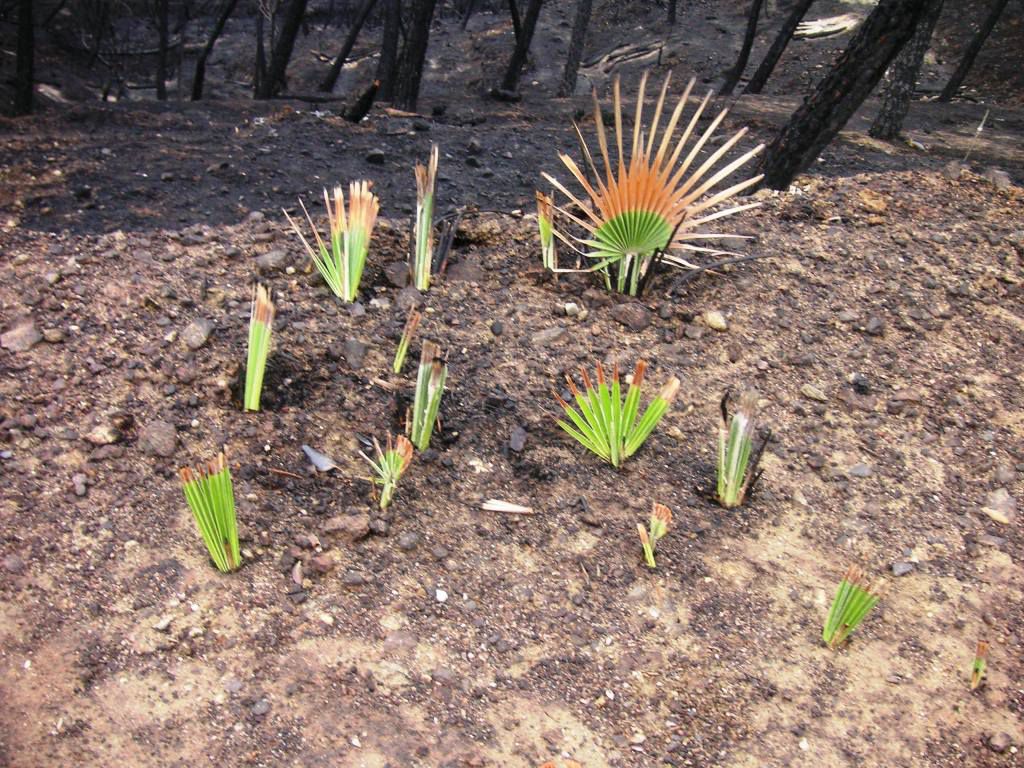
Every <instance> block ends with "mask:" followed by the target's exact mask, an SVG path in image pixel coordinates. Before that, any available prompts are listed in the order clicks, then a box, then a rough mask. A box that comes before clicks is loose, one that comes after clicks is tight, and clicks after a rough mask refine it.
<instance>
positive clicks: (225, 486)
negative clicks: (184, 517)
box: [178, 451, 242, 573]
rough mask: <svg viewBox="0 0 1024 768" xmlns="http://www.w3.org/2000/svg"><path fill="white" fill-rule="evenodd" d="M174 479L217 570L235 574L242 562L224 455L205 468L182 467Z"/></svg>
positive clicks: (229, 471) (233, 502) (221, 453)
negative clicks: (180, 489) (178, 484)
mask: <svg viewBox="0 0 1024 768" xmlns="http://www.w3.org/2000/svg"><path fill="white" fill-rule="evenodd" d="M178 475H179V477H180V478H181V488H182V490H183V491H184V492H185V500H186V501H187V502H188V506H189V509H191V510H192V517H194V518H195V521H196V526H197V527H198V528H199V533H201V534H202V536H203V541H204V542H205V543H206V549H207V550H209V552H210V557H211V558H212V559H213V562H214V564H215V565H216V566H217V569H218V570H220V571H221V572H223V573H229V572H230V571H234V570H236V569H237V568H238V567H239V566H240V565H241V564H242V558H241V555H240V553H239V550H238V524H237V521H236V520H235V492H234V489H233V487H232V485H231V470H230V469H228V463H227V459H226V458H225V457H224V452H223V451H221V452H220V453H219V454H217V456H216V457H215V458H214V459H213V460H211V461H209V462H207V464H206V465H205V466H200V467H198V468H196V469H192V468H191V467H184V468H182V469H180V470H178Z"/></svg>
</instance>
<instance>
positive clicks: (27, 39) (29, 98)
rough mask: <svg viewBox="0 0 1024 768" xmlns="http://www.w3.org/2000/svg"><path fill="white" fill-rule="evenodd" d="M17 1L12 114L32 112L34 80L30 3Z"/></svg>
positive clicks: (25, 0) (33, 40)
mask: <svg viewBox="0 0 1024 768" xmlns="http://www.w3.org/2000/svg"><path fill="white" fill-rule="evenodd" d="M33 1H34V0H19V2H18V51H17V58H18V60H17V63H16V64H15V75H14V114H16V115H28V114H31V113H32V102H33V88H34V83H33V81H34V80H35V47H36V46H35V28H34V27H33V26H32V3H33Z"/></svg>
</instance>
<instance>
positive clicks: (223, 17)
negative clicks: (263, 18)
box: [192, 0, 238, 101]
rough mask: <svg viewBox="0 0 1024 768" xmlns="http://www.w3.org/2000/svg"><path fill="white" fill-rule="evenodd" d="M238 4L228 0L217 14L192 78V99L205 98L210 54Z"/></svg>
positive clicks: (236, 1) (233, 0)
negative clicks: (204, 91)
mask: <svg viewBox="0 0 1024 768" xmlns="http://www.w3.org/2000/svg"><path fill="white" fill-rule="evenodd" d="M236 5H238V0H226V2H225V3H224V7H223V8H222V9H221V12H220V15H219V16H217V23H216V24H214V25H213V31H212V32H210V39H209V40H207V41H206V45H204V46H203V50H202V51H200V53H199V58H198V59H196V73H195V76H194V77H193V78H192V101H199V100H200V99H201V98H203V80H204V79H205V77H206V60H207V59H209V58H210V54H211V53H213V46H214V45H215V44H216V43H217V38H219V37H220V36H221V33H222V32H223V31H224V26H225V25H226V24H227V23H228V19H229V18H230V17H231V14H232V13H233V12H234V10H235V6H236Z"/></svg>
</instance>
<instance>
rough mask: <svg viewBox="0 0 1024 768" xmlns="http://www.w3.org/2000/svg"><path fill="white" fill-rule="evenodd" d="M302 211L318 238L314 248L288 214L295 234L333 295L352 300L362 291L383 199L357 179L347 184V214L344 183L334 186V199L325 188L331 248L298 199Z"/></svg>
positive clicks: (303, 204)
mask: <svg viewBox="0 0 1024 768" xmlns="http://www.w3.org/2000/svg"><path fill="white" fill-rule="evenodd" d="M299 205H301V206H302V212H303V213H304V214H306V220H307V221H308V222H309V227H310V229H312V230H313V236H314V237H315V238H316V248H315V249H314V248H313V247H312V246H311V245H310V244H309V241H308V240H307V239H306V236H305V235H303V234H302V230H301V229H300V228H299V225H298V224H296V223H295V220H294V219H292V217H291V216H289V215H288V211H285V212H284V215H285V216H286V217H287V218H288V222H289V223H290V224H291V225H292V228H293V229H294V230H295V233H296V234H297V235H298V236H299V239H300V240H302V244H303V245H304V246H305V247H306V252H307V253H309V256H310V258H311V259H312V260H313V263H314V264H316V268H317V270H318V271H319V272H320V274H321V276H322V277H323V278H324V281H325V282H326V283H327V285H328V287H330V289H331V291H333V293H334V295H335V296H337V297H338V298H339V299H341V300H342V301H346V302H349V303H351V302H353V301H355V300H356V297H357V295H358V294H359V281H360V280H361V279H362V277H363V268H364V267H365V266H366V255H367V253H369V250H370V236H371V235H372V234H373V225H374V224H375V223H376V221H377V213H378V211H379V210H380V202H379V201H378V200H377V196H376V195H374V194H373V193H372V192H371V191H370V182H368V181H355V182H352V183H351V184H349V187H348V216H347V217H346V216H345V195H344V193H343V192H342V190H341V186H340V185H338V186H335V187H334V198H333V200H332V199H331V198H330V197H328V195H327V190H326V189H324V205H325V206H326V207H327V220H328V222H329V224H330V230H331V234H330V239H331V243H330V248H328V247H327V245H325V244H324V241H323V240H322V239H321V238H320V233H319V232H317V229H316V226H315V225H314V224H313V219H312V218H311V217H310V215H309V211H307V210H306V204H305V203H303V202H302V200H301V199H300V200H299Z"/></svg>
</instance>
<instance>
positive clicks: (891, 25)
mask: <svg viewBox="0 0 1024 768" xmlns="http://www.w3.org/2000/svg"><path fill="white" fill-rule="evenodd" d="M928 2H929V0H879V3H878V5H877V6H875V9H874V10H873V11H872V12H871V15H869V16H868V18H867V19H866V20H865V21H864V23H863V24H862V25H861V28H860V30H859V31H858V32H857V34H856V35H854V37H853V39H852V40H851V41H850V44H849V46H847V48H846V50H845V51H843V54H842V55H841V56H840V57H839V60H838V61H836V63H835V65H833V67H832V69H831V71H830V72H829V73H828V74H827V75H826V76H825V78H824V79H823V80H822V81H821V82H820V83H819V84H818V87H817V88H816V89H815V91H814V93H813V95H812V96H811V97H810V98H809V99H807V100H806V101H805V102H804V103H803V105H802V106H801V107H800V108H799V109H798V110H797V111H796V112H794V113H793V116H792V117H791V118H790V120H789V123H787V124H786V126H785V127H784V128H783V129H782V130H781V131H780V132H779V134H778V135H777V136H776V137H775V140H774V141H773V142H772V144H771V145H770V146H769V147H768V151H767V152H766V153H765V158H764V161H763V162H762V165H761V170H762V173H764V181H763V182H762V184H764V185H765V186H768V187H771V188H772V189H786V188H787V187H789V185H790V183H791V182H792V181H793V178H794V177H795V176H796V175H797V174H798V173H800V171H802V170H804V169H805V168H807V167H808V166H809V165H810V164H811V163H812V162H814V160H815V159H816V158H817V157H818V155H819V153H820V152H821V150H823V149H824V148H825V147H826V146H828V144H829V142H831V141H832V139H833V138H835V135H836V134H837V133H839V131H840V130H841V129H842V127H843V126H844V125H846V122H847V120H849V119H850V117H852V116H853V113H854V112H856V111H857V108H858V107H860V105H861V104H862V103H863V102H864V99H866V98H867V97H868V94H870V93H871V91H872V90H874V88H875V86H876V85H878V81H879V80H881V79H882V75H884V74H885V70H886V68H887V67H888V66H889V63H890V62H891V61H892V60H893V59H894V58H895V57H896V54H897V53H899V51H900V49H901V48H902V47H903V45H904V44H905V43H906V42H907V40H909V39H910V36H911V35H913V34H914V27H915V26H917V20H918V19H919V18H920V16H921V13H922V12H923V11H924V9H925V7H926V6H927V5H928Z"/></svg>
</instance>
